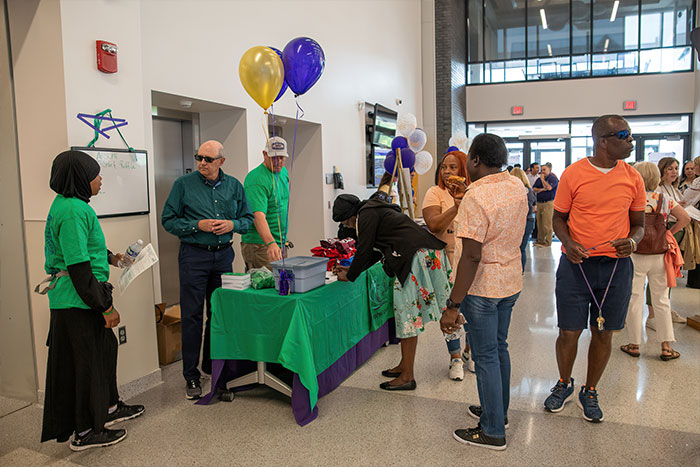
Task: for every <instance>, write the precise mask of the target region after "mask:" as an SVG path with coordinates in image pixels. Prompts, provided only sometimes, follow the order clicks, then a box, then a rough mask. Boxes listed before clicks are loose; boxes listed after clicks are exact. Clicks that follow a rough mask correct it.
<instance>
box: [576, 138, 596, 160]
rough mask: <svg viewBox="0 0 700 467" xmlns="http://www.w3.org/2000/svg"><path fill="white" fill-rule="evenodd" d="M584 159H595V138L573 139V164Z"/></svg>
mask: <svg viewBox="0 0 700 467" xmlns="http://www.w3.org/2000/svg"><path fill="white" fill-rule="evenodd" d="M584 157H593V138H592V137H590V136H589V137H587V138H586V137H576V138H574V137H573V136H572V138H571V162H576V161H578V160H581V159H583V158H584Z"/></svg>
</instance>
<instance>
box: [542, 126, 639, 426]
mask: <svg viewBox="0 0 700 467" xmlns="http://www.w3.org/2000/svg"><path fill="white" fill-rule="evenodd" d="M592 133H593V142H594V147H595V156H593V157H590V158H585V159H581V160H580V161H578V162H576V163H574V164H571V165H570V166H569V167H568V168H567V169H566V170H565V171H564V173H563V174H562V176H561V180H560V182H559V187H558V189H557V195H556V197H555V198H554V220H553V225H554V232H555V233H556V235H557V237H558V238H559V239H560V240H561V242H562V252H563V254H562V256H561V259H560V260H559V268H558V269H557V275H556V289H555V294H556V299H557V322H558V326H559V337H558V338H557V343H556V354H557V365H558V366H559V381H558V382H557V384H556V385H555V386H554V388H553V389H552V394H551V395H550V396H549V397H547V400H545V402H544V406H545V410H547V411H549V412H559V411H561V410H563V409H564V405H565V404H566V402H568V401H570V400H571V399H573V397H574V379H573V378H571V372H572V369H573V366H574V361H575V359H576V351H577V348H578V338H579V336H580V335H581V332H582V331H583V330H584V329H586V328H587V327H589V326H590V330H591V344H590V346H589V350H588V374H587V376H586V384H585V385H584V386H582V387H581V390H580V391H579V394H578V405H579V407H581V408H582V409H583V417H584V418H585V419H586V420H588V421H590V422H596V423H597V422H601V421H603V412H602V410H601V409H600V406H599V405H598V395H597V392H596V385H597V384H598V381H599V380H600V378H601V376H602V375H603V371H604V370H605V366H606V365H607V363H608V359H609V358H610V352H611V349H612V331H615V330H619V329H622V328H623V327H624V325H625V317H626V315H627V309H628V305H629V301H630V296H631V291H632V277H633V273H634V270H633V266H632V260H631V259H630V255H631V254H632V252H633V251H634V250H635V249H636V247H637V243H638V242H640V241H641V240H642V236H643V235H644V208H645V207H646V192H645V190H644V182H643V181H642V178H641V176H640V175H639V173H638V172H637V171H636V170H634V169H633V168H632V167H630V166H629V165H628V164H626V163H625V162H624V159H626V158H627V157H628V156H629V155H630V153H631V152H632V149H633V148H634V146H633V144H632V141H633V139H632V134H631V132H630V127H629V125H628V124H627V122H626V121H625V119H624V118H622V117H620V116H619V115H604V116H602V117H600V118H598V119H597V120H596V121H595V122H594V123H593V128H592Z"/></svg>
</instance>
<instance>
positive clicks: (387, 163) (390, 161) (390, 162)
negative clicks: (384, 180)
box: [384, 152, 396, 174]
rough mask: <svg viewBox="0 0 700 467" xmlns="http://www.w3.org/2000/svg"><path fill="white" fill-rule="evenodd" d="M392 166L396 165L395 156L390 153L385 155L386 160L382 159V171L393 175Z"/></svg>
mask: <svg viewBox="0 0 700 467" xmlns="http://www.w3.org/2000/svg"><path fill="white" fill-rule="evenodd" d="M394 165H396V156H395V155H394V153H393V152H390V153H389V154H387V155H386V159H384V170H386V171H387V172H389V173H390V174H393V173H394Z"/></svg>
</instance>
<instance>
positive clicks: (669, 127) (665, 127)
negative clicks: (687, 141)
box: [627, 115, 690, 135]
mask: <svg viewBox="0 0 700 467" xmlns="http://www.w3.org/2000/svg"><path fill="white" fill-rule="evenodd" d="M627 123H629V124H630V129H631V130H632V133H633V134H635V135H636V134H640V135H642V134H643V135H649V134H652V135H653V134H659V133H688V132H689V131H690V128H689V125H690V119H689V117H688V116H687V115H674V116H669V117H667V116H658V117H629V118H627Z"/></svg>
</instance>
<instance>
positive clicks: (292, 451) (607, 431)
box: [0, 244, 700, 466]
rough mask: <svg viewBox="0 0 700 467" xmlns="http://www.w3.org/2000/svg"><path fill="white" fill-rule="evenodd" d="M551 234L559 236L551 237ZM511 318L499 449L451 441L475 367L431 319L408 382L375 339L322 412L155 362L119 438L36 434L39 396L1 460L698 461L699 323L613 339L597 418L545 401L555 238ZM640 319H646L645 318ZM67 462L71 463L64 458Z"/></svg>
mask: <svg viewBox="0 0 700 467" xmlns="http://www.w3.org/2000/svg"><path fill="white" fill-rule="evenodd" d="M555 245H557V244H555ZM530 253H531V254H534V255H535V258H534V261H529V262H528V271H527V272H526V274H525V288H524V290H523V293H522V295H521V297H520V299H519V300H518V303H517V305H516V307H515V310H514V311H513V319H512V323H511V327H510V338H509V342H510V350H511V357H512V366H513V370H512V373H513V376H512V388H511V392H512V404H511V411H510V413H509V417H510V429H509V430H508V432H507V436H508V449H507V450H506V451H503V452H493V451H488V450H484V449H479V448H473V447H469V446H464V445H461V444H458V443H457V442H456V441H454V440H453V439H452V430H454V429H455V428H460V427H467V426H473V425H474V420H472V419H471V418H469V417H468V416H467V415H466V412H465V410H466V405H467V404H468V403H475V402H478V399H477V392H476V382H475V378H474V375H472V374H469V373H467V375H466V378H465V380H464V381H462V382H456V381H451V380H449V379H447V365H448V356H447V353H446V349H445V344H444V341H443V339H442V336H441V334H440V331H439V328H438V326H437V324H432V325H430V327H429V328H428V329H427V331H426V332H425V333H424V334H423V335H422V336H421V337H420V339H419V346H418V357H417V362H416V363H417V368H416V370H417V371H416V378H417V382H418V389H417V390H416V391H413V392H407V393H400V394H396V393H386V392H384V391H381V390H380V389H379V388H378V384H379V383H380V382H381V381H382V380H383V378H381V377H380V376H379V373H380V371H381V370H382V369H384V368H387V367H389V366H391V365H393V364H395V363H396V362H397V361H398V357H399V349H398V347H397V346H391V347H389V348H385V349H382V350H380V351H379V352H377V354H375V356H374V357H373V358H372V359H371V360H370V361H369V362H367V363H366V364H365V365H364V366H363V367H362V368H360V369H359V370H358V371H356V372H355V373H354V374H353V375H352V376H351V377H350V378H348V379H347V380H346V381H345V382H344V383H343V385H342V386H341V387H339V388H338V389H336V390H335V391H334V392H332V393H331V394H329V395H328V396H326V397H324V398H323V399H321V400H320V402H319V418H318V419H317V420H316V421H314V422H312V423H311V424H309V425H307V426H306V427H299V426H297V425H296V423H295V422H294V419H293V417H292V414H291V408H290V404H289V400H288V399H287V398H285V397H284V396H281V395H279V394H277V393H275V392H274V391H272V390H270V389H267V388H258V389H255V390H252V391H249V392H245V393H239V394H237V396H236V399H235V400H234V401H233V402H232V403H217V404H216V405H213V406H209V407H200V406H195V405H193V404H192V403H191V402H189V401H186V400H185V399H184V397H183V392H184V385H183V382H182V380H181V376H180V373H179V372H180V368H179V365H177V364H175V365H171V366H170V367H168V368H164V371H163V375H164V384H162V385H160V386H158V387H156V388H155V389H152V390H150V391H148V392H146V393H144V394H142V395H140V396H138V397H135V398H134V399H133V400H132V402H138V403H142V404H145V405H146V413H145V414H144V416H142V417H141V418H139V419H136V420H133V421H130V422H126V423H125V424H124V426H125V427H126V428H127V429H128V431H129V436H128V438H127V439H126V440H125V441H124V442H122V443H121V444H119V445H117V446H114V447H111V448H105V449H94V450H91V451H86V452H83V453H73V452H72V451H70V450H69V449H68V446H67V445H65V444H57V443H54V442H51V443H45V444H43V445H42V444H40V443H39V442H38V439H39V434H40V429H41V409H40V408H38V407H36V406H31V407H27V408H23V409H21V410H18V411H16V412H13V413H11V414H9V415H6V416H4V417H2V418H0V465H3V466H4V465H53V464H51V463H52V462H55V463H56V464H55V465H72V464H79V465H105V466H107V465H130V466H132V465H168V466H173V465H286V466H290V465H299V466H302V465H303V466H307V465H449V466H452V465H457V464H462V465H463V464H464V463H471V464H475V465H538V466H539V465H557V466H560V465H566V464H574V463H575V464H586V465H605V466H608V465H630V466H643V465H673V466H680V465H689V466H698V465H700V391H698V387H700V332H698V331H695V330H694V329H691V328H689V327H687V326H685V325H679V324H676V325H674V328H675V331H676V338H677V341H678V342H676V343H675V344H674V347H675V348H676V349H677V350H678V351H679V352H681V354H682V356H681V358H680V359H678V360H675V361H670V362H663V361H661V360H660V359H659V347H658V345H657V344H656V342H655V341H654V332H653V331H649V332H648V333H647V339H651V341H652V342H651V343H650V344H647V345H643V346H642V357H641V358H639V359H633V358H631V357H629V356H627V355H625V354H623V353H622V352H621V351H619V350H617V349H618V347H619V345H620V344H623V343H625V342H626V331H622V332H620V333H619V334H618V335H616V336H615V338H614V350H613V354H612V357H611V359H610V363H609V365H608V368H607V371H606V373H605V375H604V376H603V379H602V381H601V383H600V385H599V393H600V401H601V406H602V408H603V409H604V411H605V422H603V423H601V424H597V425H594V424H591V423H588V422H586V421H584V420H583V418H582V417H581V411H580V409H579V408H578V407H576V405H575V404H573V403H572V404H569V405H567V407H566V408H565V410H564V411H563V412H561V413H559V414H549V413H545V412H544V411H543V410H542V402H543V401H544V399H545V398H546V397H547V395H548V394H549V389H550V387H551V386H552V385H553V383H554V382H555V380H556V378H557V374H556V362H555V357H554V340H555V339H556V335H557V330H556V317H555V312H554V296H553V289H554V270H555V268H556V265H557V261H558V258H559V253H558V251H557V247H556V246H555V247H553V248H552V249H551V250H548V249H535V250H534V251H531V252H530ZM684 285H685V282H684V281H681V283H680V284H679V287H678V288H677V289H675V290H674V291H673V295H672V302H673V307H674V309H676V310H677V311H678V312H679V313H681V314H682V315H686V316H687V315H691V314H695V313H697V312H698V311H699V310H700V290H697V289H688V288H686V287H684ZM647 331H648V330H647ZM587 343H588V338H587V337H586V334H585V333H584V336H583V337H582V338H581V343H580V347H579V348H580V352H579V358H578V361H577V363H576V366H575V369H574V378H576V379H577V380H581V379H583V378H584V377H585V365H586V351H585V349H586V348H587ZM71 463H72V464H71Z"/></svg>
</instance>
